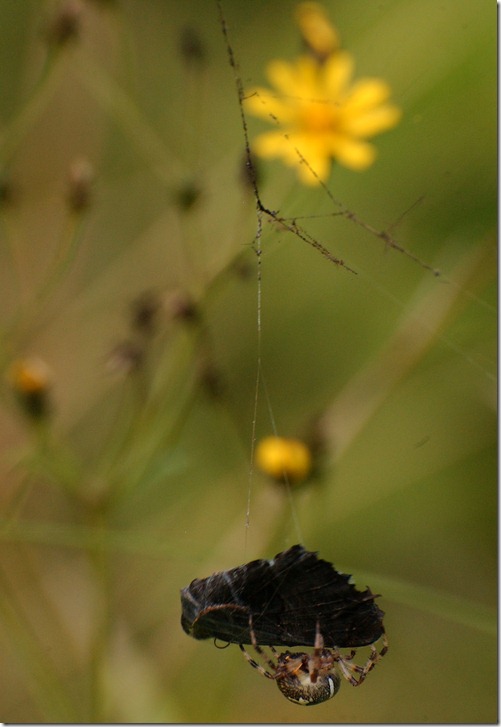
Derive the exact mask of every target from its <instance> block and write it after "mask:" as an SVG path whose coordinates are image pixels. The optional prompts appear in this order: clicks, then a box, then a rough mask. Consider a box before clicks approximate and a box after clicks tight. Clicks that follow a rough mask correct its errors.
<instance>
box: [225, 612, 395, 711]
mask: <svg viewBox="0 0 501 727" xmlns="http://www.w3.org/2000/svg"><path fill="white" fill-rule="evenodd" d="M250 635H251V640H252V646H253V648H254V650H255V651H256V652H257V653H258V654H259V655H260V656H261V657H262V658H263V659H264V660H265V661H266V663H267V664H268V666H269V668H270V670H271V671H268V670H266V669H265V668H263V667H262V666H261V665H260V664H258V663H257V662H256V661H254V659H253V658H252V657H251V656H250V654H249V653H248V652H247V651H246V649H245V647H244V646H243V645H242V644H239V646H240V649H241V651H242V653H243V655H244V656H245V658H246V659H247V661H248V662H249V664H250V665H251V666H253V667H254V668H255V669H257V670H258V672H259V673H260V674H262V675H263V676H265V677H267V678H268V679H273V680H274V681H276V683H277V686H278V688H279V689H280V691H281V692H282V694H283V695H284V696H285V697H287V699H289V700H290V701H291V702H295V703H296V704H301V705H304V706H305V707H309V706H313V705H314V704H321V703H322V702H325V701H327V700H328V699H331V698H332V697H334V695H335V694H337V692H338V691H339V688H340V686H341V677H340V676H339V674H338V673H337V671H338V670H339V671H340V672H341V674H342V676H343V677H344V678H345V679H346V680H347V681H348V682H350V684H351V685H352V686H354V687H358V686H359V685H360V684H362V682H363V681H364V680H365V678H366V676H367V674H368V673H369V672H370V671H371V670H372V669H373V668H374V666H375V665H376V663H377V662H378V661H379V660H380V659H382V657H383V656H384V655H385V654H386V652H387V651H388V641H387V639H386V635H384V634H383V645H382V648H381V650H380V651H378V650H377V649H376V647H375V645H374V644H371V645H370V648H371V653H370V656H369V658H368V659H367V661H366V663H365V665H364V666H358V665H357V664H353V662H352V660H353V658H354V656H355V654H356V650H355V649H352V651H351V652H350V653H349V654H341V653H340V652H339V651H338V650H337V649H325V648H324V639H323V636H322V634H321V632H320V625H319V623H318V622H317V624H316V636H315V644H314V650H313V653H312V654H307V653H305V652H297V653H291V652H290V651H284V652H282V653H279V652H278V651H277V650H276V649H275V647H274V646H269V647H268V648H269V649H270V651H271V652H272V654H273V657H274V658H275V661H274V660H273V658H271V657H270V656H269V655H268V654H267V653H266V652H265V651H264V649H263V648H261V646H259V644H258V643H257V641H256V637H255V634H254V630H253V628H252V626H251V628H250Z"/></svg>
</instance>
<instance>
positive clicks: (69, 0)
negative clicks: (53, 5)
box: [47, 0, 84, 46]
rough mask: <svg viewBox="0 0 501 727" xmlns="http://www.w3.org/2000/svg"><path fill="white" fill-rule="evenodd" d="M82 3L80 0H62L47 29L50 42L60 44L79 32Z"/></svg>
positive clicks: (75, 36)
mask: <svg viewBox="0 0 501 727" xmlns="http://www.w3.org/2000/svg"><path fill="white" fill-rule="evenodd" d="M83 10H84V5H83V2H82V0H64V1H63V2H62V3H61V4H60V5H59V7H58V9H57V11H56V13H55V14H54V17H53V18H52V21H51V22H50V24H49V27H48V29H47V38H48V40H49V42H50V43H53V44H54V45H57V46H61V45H64V44H65V43H67V42H68V41H70V40H74V39H75V38H77V37H78V35H79V34H80V28H81V22H82V15H83Z"/></svg>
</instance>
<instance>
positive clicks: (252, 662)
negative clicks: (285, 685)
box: [238, 644, 276, 679]
mask: <svg viewBox="0 0 501 727" xmlns="http://www.w3.org/2000/svg"><path fill="white" fill-rule="evenodd" d="M238 646H239V647H240V651H241V652H242V654H243V655H244V656H245V658H246V659H247V661H248V662H249V664H250V665H251V666H252V667H254V669H257V670H258V672H259V673H260V674H262V675H263V676H264V677H267V678H268V679H276V676H275V674H271V673H270V672H269V671H266V669H265V668H264V667H262V666H261V664H258V663H257V661H255V660H254V659H253V658H252V656H251V655H250V654H249V653H248V652H247V650H246V649H245V646H243V645H242V644H239V645H238ZM256 651H257V652H258V654H261V655H263V656H264V657H265V659H266V663H267V664H269V665H270V666H271V667H272V668H273V669H275V665H274V664H273V662H272V661H271V659H268V657H267V656H266V654H265V652H264V651H263V650H262V649H261V647H257V649H256Z"/></svg>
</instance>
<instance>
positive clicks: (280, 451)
mask: <svg viewBox="0 0 501 727" xmlns="http://www.w3.org/2000/svg"><path fill="white" fill-rule="evenodd" d="M255 460H256V464H257V466H258V467H259V468H260V469H261V470H262V471H263V472H265V473H266V474H267V475H269V476H270V477H273V479H275V480H278V481H284V480H286V481H287V480H288V481H290V482H300V481H301V480H304V479H306V478H307V477H308V475H309V474H310V472H311V469H312V458H311V452H310V450H309V448H308V447H307V446H306V444H304V442H301V441H300V440H299V439H288V438H285V437H265V438H264V439H261V441H260V442H259V443H258V445H257V447H256V452H255Z"/></svg>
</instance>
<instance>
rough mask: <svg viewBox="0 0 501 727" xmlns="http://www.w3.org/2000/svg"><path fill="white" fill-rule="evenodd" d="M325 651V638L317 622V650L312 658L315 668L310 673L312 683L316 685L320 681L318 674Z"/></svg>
mask: <svg viewBox="0 0 501 727" xmlns="http://www.w3.org/2000/svg"><path fill="white" fill-rule="evenodd" d="M323 649H324V637H323V636H322V634H321V632H320V623H319V622H318V621H317V625H316V632H315V649H314V651H313V655H312V657H311V662H312V665H313V668H312V669H311V671H310V681H311V682H312V683H313V684H315V682H316V681H317V679H318V673H319V671H320V668H321V666H322V651H323Z"/></svg>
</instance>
